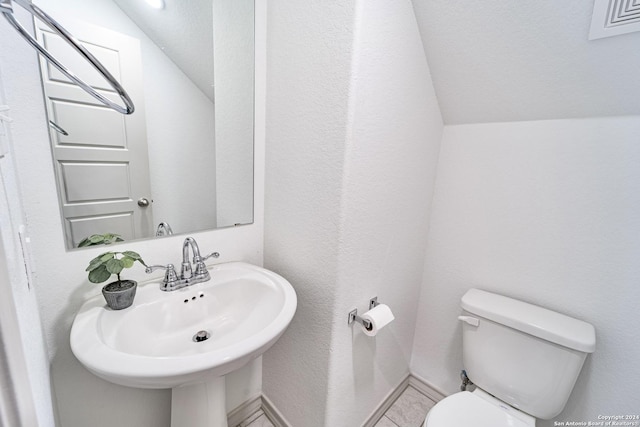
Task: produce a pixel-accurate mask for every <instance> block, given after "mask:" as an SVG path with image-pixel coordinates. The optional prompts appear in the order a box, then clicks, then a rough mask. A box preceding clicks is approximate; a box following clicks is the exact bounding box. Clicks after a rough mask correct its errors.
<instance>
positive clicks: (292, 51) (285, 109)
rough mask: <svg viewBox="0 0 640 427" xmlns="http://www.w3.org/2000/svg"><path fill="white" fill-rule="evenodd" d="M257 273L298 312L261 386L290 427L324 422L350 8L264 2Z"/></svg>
mask: <svg viewBox="0 0 640 427" xmlns="http://www.w3.org/2000/svg"><path fill="white" fill-rule="evenodd" d="M268 22H269V26H268V39H267V43H268V45H267V52H268V55H269V57H268V61H267V64H268V67H267V90H268V94H269V96H268V98H267V153H266V175H265V194H266V197H265V236H264V238H265V267H267V268H269V269H271V270H274V271H276V272H277V273H280V274H282V275H283V276H284V277H286V278H287V279H289V281H290V282H291V284H292V285H293V286H294V288H295V290H296V292H297V294H298V310H297V312H296V315H295V317H294V318H293V321H292V323H291V325H290V326H289V328H288V330H287V331H286V332H285V334H284V335H283V336H282V337H281V338H280V340H279V341H278V342H277V343H276V345H275V346H274V347H273V348H272V349H271V350H270V351H269V352H268V353H266V354H265V355H264V356H263V364H264V365H263V366H264V370H263V371H264V372H263V390H264V393H265V394H266V395H267V396H268V397H269V398H270V399H271V400H272V401H273V402H274V404H275V405H276V407H277V408H278V409H280V410H281V411H282V412H283V413H284V415H285V416H286V417H287V419H288V420H289V422H290V423H291V425H294V426H305V427H319V426H324V425H325V417H326V414H325V405H326V402H327V384H328V375H329V357H330V352H331V348H330V342H331V327H332V324H333V319H332V315H333V309H334V302H335V296H336V292H335V288H336V279H337V269H338V259H337V247H338V243H339V242H338V240H339V235H338V231H339V218H340V203H341V200H340V192H341V188H342V179H343V169H344V154H345V153H344V151H345V140H346V137H347V131H348V130H347V122H348V93H349V81H350V76H351V50H352V44H353V31H354V3H353V2H352V1H350V2H344V1H341V0H329V1H326V0H325V1H320V0H302V1H295V2H289V1H273V2H270V3H269V12H268Z"/></svg>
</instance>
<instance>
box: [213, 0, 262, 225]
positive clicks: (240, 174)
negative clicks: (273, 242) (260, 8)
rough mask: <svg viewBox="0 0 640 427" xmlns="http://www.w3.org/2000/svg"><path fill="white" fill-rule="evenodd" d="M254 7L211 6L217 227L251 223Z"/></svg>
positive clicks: (223, 0)
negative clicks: (213, 58) (213, 41)
mask: <svg viewBox="0 0 640 427" xmlns="http://www.w3.org/2000/svg"><path fill="white" fill-rule="evenodd" d="M253 3H254V2H253V0H242V1H239V0H216V1H214V2H213V12H214V13H213V33H214V34H213V37H214V40H215V43H214V57H215V60H214V75H215V86H216V88H215V89H216V90H215V100H216V101H215V102H216V108H215V110H216V160H217V161H216V197H217V209H218V215H217V221H218V222H217V227H228V226H233V225H235V224H248V223H250V222H252V221H253V203H252V202H253V197H252V196H253V188H252V186H253V75H254V72H253V71H254V65H253V45H254V40H255V36H254V32H253V21H254V20H253Z"/></svg>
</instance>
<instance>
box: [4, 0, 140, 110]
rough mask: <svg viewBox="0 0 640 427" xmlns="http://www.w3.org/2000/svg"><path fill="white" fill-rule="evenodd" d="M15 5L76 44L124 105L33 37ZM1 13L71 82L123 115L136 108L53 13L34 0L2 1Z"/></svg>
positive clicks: (124, 92) (103, 68)
mask: <svg viewBox="0 0 640 427" xmlns="http://www.w3.org/2000/svg"><path fill="white" fill-rule="evenodd" d="M12 2H15V3H16V4H18V5H20V6H21V7H23V8H24V9H25V10H26V11H27V12H29V13H30V14H31V15H33V16H35V17H37V18H38V19H40V20H41V21H42V22H44V23H45V24H46V25H47V26H49V28H51V29H52V30H53V31H55V32H56V33H57V34H58V35H59V36H60V37H62V39H63V40H65V41H66V42H67V43H69V45H71V47H73V48H74V49H75V50H76V51H77V52H78V53H79V54H80V55H81V56H82V57H83V58H84V59H86V60H87V61H88V62H89V63H90V64H91V65H92V66H93V68H95V69H96V70H97V71H98V72H99V73H100V74H102V76H103V77H104V78H105V80H106V81H107V82H108V83H109V85H110V86H111V87H112V88H113V90H115V91H116V92H117V93H118V95H119V96H120V98H121V99H122V102H123V103H124V106H120V105H118V104H116V103H115V102H113V101H111V100H110V99H108V98H107V97H105V96H104V95H102V94H100V93H98V92H97V91H96V90H95V89H94V88H92V87H91V86H89V85H88V84H87V83H85V82H84V81H83V80H82V79H80V78H79V77H78V76H76V75H75V74H74V73H73V72H72V71H70V70H69V69H67V67H65V66H64V65H63V64H62V63H60V61H58V60H57V59H56V58H55V57H54V56H53V55H51V53H49V52H48V51H47V49H45V48H44V47H43V46H42V45H41V44H40V43H38V42H37V41H36V40H35V39H34V38H33V37H32V36H31V34H29V32H28V31H27V30H25V28H24V27H23V26H22V25H21V24H20V23H19V22H18V21H17V20H16V18H15V17H14V16H13V4H12ZM0 12H2V14H3V15H4V17H5V18H6V19H7V21H9V23H10V24H11V26H13V28H15V29H16V31H18V33H20V35H21V36H22V37H23V38H24V39H25V40H26V41H27V42H28V43H29V44H30V45H31V46H32V47H33V48H35V49H36V50H37V51H38V52H40V54H41V55H42V56H44V57H45V58H46V59H47V61H49V62H50V63H51V64H53V65H54V66H55V67H56V68H57V69H58V70H60V72H61V73H62V74H64V75H65V76H67V77H68V78H69V79H70V80H71V81H73V82H74V83H76V84H77V85H78V86H80V87H81V88H82V89H83V90H84V91H85V92H87V93H88V94H89V95H91V96H93V97H94V98H96V99H97V100H98V101H100V102H101V103H102V104H104V105H106V106H107V107H109V108H112V109H114V110H115V111H117V112H119V113H122V114H131V113H133V111H134V110H135V107H134V105H133V101H131V98H130V97H129V95H128V94H127V92H126V91H125V90H124V88H123V87H122V86H121V85H120V83H118V81H117V80H116V79H115V78H114V77H113V75H111V73H110V72H109V71H108V70H107V69H106V68H105V67H104V65H102V64H101V63H100V61H98V60H97V59H96V58H95V57H94V56H93V55H92V54H91V53H90V52H89V51H88V50H87V49H86V48H85V47H84V46H82V45H81V44H80V41H78V39H76V38H75V37H74V36H73V35H72V34H71V33H69V32H68V31H67V30H66V29H65V28H64V27H63V26H62V25H60V24H59V23H58V22H57V21H56V20H55V19H53V18H52V17H51V16H49V15H47V14H46V13H45V12H44V11H43V10H42V9H40V8H39V7H38V6H36V5H35V4H33V3H31V0H0Z"/></svg>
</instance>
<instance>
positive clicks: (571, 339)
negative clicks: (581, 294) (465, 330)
mask: <svg viewBox="0 0 640 427" xmlns="http://www.w3.org/2000/svg"><path fill="white" fill-rule="evenodd" d="M461 305H462V308H463V309H464V310H466V311H468V312H469V313H472V314H475V315H477V316H481V317H484V318H486V319H489V320H492V321H494V322H496V323H500V324H502V325H505V326H508V327H510V328H513V329H517V330H519V331H522V332H525V333H527V334H530V335H533V336H535V337H538V338H541V339H544V340H547V341H550V342H553V343H556V344H559V345H562V346H565V347H568V348H571V349H574V350H578V351H583V352H585V353H593V352H594V351H595V349H596V331H595V328H594V327H593V325H591V324H590V323H587V322H583V321H582V320H578V319H574V318H573V317H569V316H566V315H564V314H560V313H557V312H555V311H552V310H548V309H546V308H542V307H539V306H537V305H533V304H529V303H526V302H523V301H518V300H516V299H513V298H509V297H505V296H503V295H498V294H494V293H491V292H487V291H482V290H480V289H470V290H469V291H467V293H466V294H464V296H463V297H462V304H461Z"/></svg>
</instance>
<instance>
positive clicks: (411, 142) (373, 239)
mask: <svg viewBox="0 0 640 427" xmlns="http://www.w3.org/2000/svg"><path fill="white" fill-rule="evenodd" d="M357 5H358V8H357V14H356V32H355V45H354V55H353V57H354V64H353V74H352V78H351V88H350V123H349V126H350V135H349V138H348V141H347V148H346V150H347V151H346V156H345V166H344V169H345V170H344V176H343V180H342V191H341V194H340V197H341V199H342V202H341V212H340V239H339V245H338V247H337V249H338V257H339V258H338V264H339V265H338V278H337V282H336V301H335V305H334V311H333V318H332V320H333V332H332V337H331V349H332V352H331V360H330V362H331V363H330V372H329V373H330V377H329V390H328V393H329V397H328V401H327V406H326V411H327V422H326V425H327V426H356V425H361V424H362V423H363V422H364V421H365V420H366V419H367V418H368V417H369V415H371V413H372V412H373V411H374V410H375V408H376V407H377V405H379V404H380V403H381V402H382V401H383V400H384V398H385V397H386V395H387V394H388V393H390V392H391V391H392V390H393V389H394V388H395V387H397V386H398V384H399V383H400V382H401V381H402V380H403V379H404V378H405V377H406V375H407V374H408V373H409V360H410V358H411V350H412V346H413V331H414V327H415V318H416V310H417V302H418V296H419V292H420V283H421V279H422V270H423V260H424V253H425V250H426V241H427V226H428V219H429V211H430V203H431V197H432V193H433V187H434V181H435V173H436V162H437V160H438V150H439V146H440V138H441V134H442V127H443V126H442V118H441V116H440V110H439V108H438V103H437V100H436V97H435V93H434V90H433V86H432V85H431V78H430V73H429V67H428V65H427V60H426V58H425V55H424V50H423V49H422V42H421V40H420V34H419V32H418V27H417V23H416V20H415V16H414V14H413V9H412V7H411V2H410V0H400V1H398V0H375V1H371V0H362V1H358V2H357ZM374 296H377V297H378V299H379V301H380V302H382V303H385V304H388V305H389V306H390V307H391V309H392V310H393V312H394V313H395V317H396V320H395V321H394V322H393V323H392V324H390V325H389V327H388V328H387V329H385V330H383V331H381V332H380V334H379V335H378V336H377V337H375V338H370V337H367V336H366V335H365V334H364V332H363V331H362V328H361V327H360V326H359V325H354V326H353V327H349V326H347V322H346V318H347V313H348V312H349V311H351V310H352V309H353V308H358V310H359V312H360V313H363V312H364V311H366V310H367V309H368V302H369V299H370V298H371V297H374Z"/></svg>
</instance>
